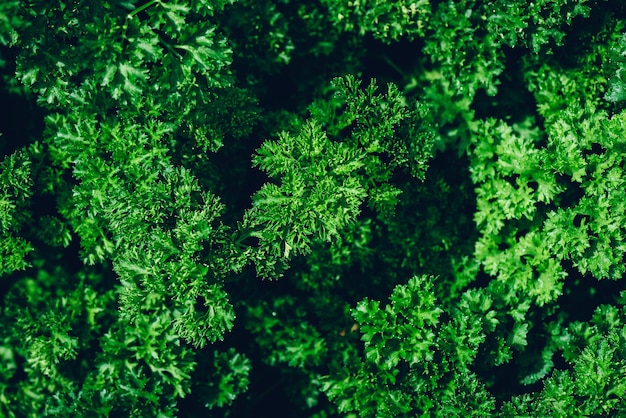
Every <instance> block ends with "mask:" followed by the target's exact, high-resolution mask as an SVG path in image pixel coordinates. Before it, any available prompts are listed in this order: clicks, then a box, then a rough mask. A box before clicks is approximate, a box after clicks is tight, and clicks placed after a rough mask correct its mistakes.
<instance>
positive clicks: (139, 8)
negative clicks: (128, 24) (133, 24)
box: [128, 0, 159, 19]
mask: <svg viewBox="0 0 626 418" xmlns="http://www.w3.org/2000/svg"><path fill="white" fill-rule="evenodd" d="M158 1H159V0H150V1H149V2H147V3H146V4H144V5H143V6H139V7H137V8H136V9H135V10H133V11H132V12H130V13H129V14H128V18H129V19H132V18H133V17H135V16H136V15H137V14H139V13H141V12H143V11H144V10H146V9H147V8H148V7H151V6H152V5H154V4H155V3H158Z"/></svg>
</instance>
